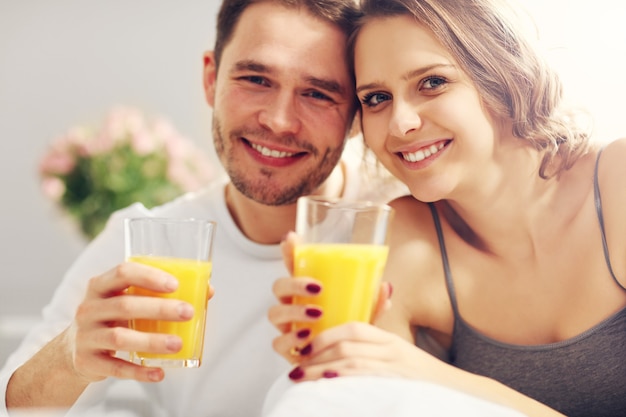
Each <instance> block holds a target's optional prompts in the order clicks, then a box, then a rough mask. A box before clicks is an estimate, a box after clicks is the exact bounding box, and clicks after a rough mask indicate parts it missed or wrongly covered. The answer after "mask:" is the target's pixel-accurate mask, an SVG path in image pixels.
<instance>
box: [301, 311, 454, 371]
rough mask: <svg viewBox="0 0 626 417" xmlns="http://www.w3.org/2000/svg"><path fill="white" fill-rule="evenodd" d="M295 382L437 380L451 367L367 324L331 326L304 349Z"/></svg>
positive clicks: (396, 337) (394, 335)
mask: <svg viewBox="0 0 626 417" xmlns="http://www.w3.org/2000/svg"><path fill="white" fill-rule="evenodd" d="M301 353H302V354H301V355H300V360H299V363H298V366H297V367H295V368H294V369H293V370H292V371H291V373H290V374H289V377H290V378H291V379H292V380H294V381H306V380H315V379H319V378H333V377H337V376H346V375H379V376H399V377H404V378H419V379H426V380H433V379H437V376H438V374H440V373H441V371H442V370H443V367H446V366H449V365H447V364H445V363H444V362H442V361H440V360H438V359H436V358H435V357H433V356H431V355H429V354H428V353H426V352H424V351H422V350H421V349H419V348H418V347H416V346H415V345H414V344H412V343H411V342H409V341H407V340H405V339H403V338H402V337H400V336H398V335H396V334H394V333H390V332H388V331H385V330H382V329H380V328H378V327H375V326H373V325H370V324H367V323H356V322H353V323H347V324H344V325H341V326H336V327H333V328H331V329H328V330H326V331H324V332H322V333H320V335H319V336H318V337H316V338H315V339H313V340H312V341H311V343H310V345H307V346H305V348H304V349H301Z"/></svg>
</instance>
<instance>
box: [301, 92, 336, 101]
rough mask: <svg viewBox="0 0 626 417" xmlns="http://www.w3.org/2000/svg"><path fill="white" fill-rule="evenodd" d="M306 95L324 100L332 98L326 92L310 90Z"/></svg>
mask: <svg viewBox="0 0 626 417" xmlns="http://www.w3.org/2000/svg"><path fill="white" fill-rule="evenodd" d="M307 95H308V96H309V97H312V98H315V99H317V100H326V101H332V99H331V98H330V97H328V96H327V95H326V94H324V93H320V92H319V91H311V92H309V93H307Z"/></svg>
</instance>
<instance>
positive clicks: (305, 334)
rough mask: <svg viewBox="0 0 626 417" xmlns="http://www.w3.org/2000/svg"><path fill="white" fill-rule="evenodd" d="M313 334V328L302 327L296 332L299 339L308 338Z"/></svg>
mask: <svg viewBox="0 0 626 417" xmlns="http://www.w3.org/2000/svg"><path fill="white" fill-rule="evenodd" d="M310 334H311V329H302V330H299V331H298V333H296V336H297V337H298V339H306V338H307V337H309V335H310Z"/></svg>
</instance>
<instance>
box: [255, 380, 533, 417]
mask: <svg viewBox="0 0 626 417" xmlns="http://www.w3.org/2000/svg"><path fill="white" fill-rule="evenodd" d="M460 415H462V416H464V417H523V414H522V413H520V412H518V411H515V410H511V409H508V408H506V407H503V406H501V405H498V404H494V403H491V402H488V401H485V400H482V399H480V398H476V397H472V396H470V395H468V394H465V393H463V392H459V391H455V390H453V389H450V388H447V387H444V386H440V385H436V384H433V383H428V382H424V381H415V380H408V379H400V378H385V377H370V376H359V377H348V376H346V377H340V378H332V379H321V380H318V381H310V382H301V383H297V384H294V383H292V382H291V381H290V380H289V379H288V378H287V376H284V377H281V378H280V379H279V380H278V381H277V382H276V383H275V384H274V386H273V387H272V389H271V390H270V392H269V394H268V397H267V399H266V402H265V406H264V408H263V417H294V416H297V417H320V416H324V417H352V416H354V417H409V416H410V417H450V416H460Z"/></svg>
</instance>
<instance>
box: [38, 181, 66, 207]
mask: <svg viewBox="0 0 626 417" xmlns="http://www.w3.org/2000/svg"><path fill="white" fill-rule="evenodd" d="M41 189H42V191H43V194H44V195H45V196H46V197H48V198H49V199H51V200H53V201H59V200H60V199H61V197H62V196H63V193H65V184H64V183H63V181H61V180H60V179H58V178H56V177H48V178H44V179H43V180H42V181H41Z"/></svg>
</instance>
